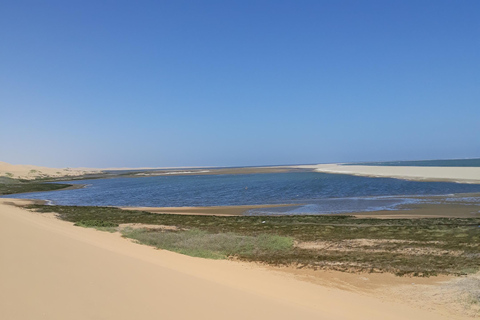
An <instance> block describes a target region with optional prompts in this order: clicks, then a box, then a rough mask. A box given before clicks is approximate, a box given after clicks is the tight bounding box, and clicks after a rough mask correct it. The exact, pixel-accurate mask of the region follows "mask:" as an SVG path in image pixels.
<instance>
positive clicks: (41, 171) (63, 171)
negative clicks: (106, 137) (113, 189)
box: [0, 161, 100, 180]
mask: <svg viewBox="0 0 480 320" xmlns="http://www.w3.org/2000/svg"><path fill="white" fill-rule="evenodd" d="M99 172H100V169H87V168H77V169H71V168H49V167H40V166H33V165H22V164H10V163H6V162H2V161H0V176H6V177H10V178H15V179H26V180H33V179H36V178H47V177H48V178H57V177H76V176H82V175H85V174H94V173H99Z"/></svg>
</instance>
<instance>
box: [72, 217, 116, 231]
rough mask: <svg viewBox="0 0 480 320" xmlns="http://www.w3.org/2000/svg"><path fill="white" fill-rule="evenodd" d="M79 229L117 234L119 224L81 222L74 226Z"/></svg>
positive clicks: (93, 221)
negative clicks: (91, 229)
mask: <svg viewBox="0 0 480 320" xmlns="http://www.w3.org/2000/svg"><path fill="white" fill-rule="evenodd" d="M74 225H75V226H78V227H84V228H94V229H97V230H100V231H107V232H116V231H118V230H117V228H118V223H113V222H110V221H103V220H80V221H78V222H76V223H75V224H74Z"/></svg>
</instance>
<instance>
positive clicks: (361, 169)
mask: <svg viewBox="0 0 480 320" xmlns="http://www.w3.org/2000/svg"><path fill="white" fill-rule="evenodd" d="M295 168H299V169H310V170H313V171H316V172H322V173H331V174H348V175H353V176H361V177H372V178H394V179H402V180H411V181H424V182H456V183H472V184H480V167H414V166H405V167H402V166H361V165H341V164H319V165H303V166H296V167H295Z"/></svg>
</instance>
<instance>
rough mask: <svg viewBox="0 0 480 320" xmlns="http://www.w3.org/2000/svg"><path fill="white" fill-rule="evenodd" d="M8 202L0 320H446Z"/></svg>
mask: <svg viewBox="0 0 480 320" xmlns="http://www.w3.org/2000/svg"><path fill="white" fill-rule="evenodd" d="M12 202H16V200H12V199H1V200H0V257H1V259H0V319H12V320H15V319H19V320H20V319H455V317H452V316H451V315H450V316H448V315H446V314H444V313H441V312H443V311H441V310H440V309H438V308H437V307H435V306H430V309H431V310H420V309H416V308H412V307H410V306H408V305H405V304H402V303H398V302H390V301H383V300H384V299H382V298H378V297H371V296H366V295H364V294H360V293H356V292H349V291H345V290H340V289H335V288H329V287H325V286H321V285H317V284H313V283H309V282H305V281H299V280H297V279H296V278H293V277H289V276H286V275H285V274H279V273H273V272H271V270H269V269H268V268H262V267H259V266H256V265H255V266H252V264H247V263H239V262H235V261H216V260H206V259H200V258H192V257H188V256H183V255H180V254H176V253H172V252H168V251H164V250H155V249H153V248H150V247H147V246H142V245H139V244H135V243H133V242H131V241H129V240H127V239H123V238H121V237H120V235H119V234H111V233H106V232H100V231H97V230H94V229H85V228H80V227H74V226H73V225H72V224H71V223H69V222H65V221H61V220H58V219H56V218H55V217H53V215H49V214H39V213H34V212H30V211H27V210H25V209H22V208H19V207H15V206H12V205H9V204H7V203H12ZM23 203H25V201H23ZM458 319H460V318H458Z"/></svg>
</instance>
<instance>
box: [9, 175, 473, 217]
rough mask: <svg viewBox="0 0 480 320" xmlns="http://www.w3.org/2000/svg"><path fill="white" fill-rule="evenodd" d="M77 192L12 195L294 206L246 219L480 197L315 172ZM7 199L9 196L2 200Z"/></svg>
mask: <svg viewBox="0 0 480 320" xmlns="http://www.w3.org/2000/svg"><path fill="white" fill-rule="evenodd" d="M68 183H72V184H86V185H87V186H86V187H85V188H82V189H75V190H60V191H54V192H38V193H27V194H18V195H15V197H16V198H26V199H42V200H50V201H52V202H53V203H55V204H59V205H80V206H147V207H182V206H228V205H255V204H281V203H282V204H283V203H290V204H298V206H293V207H283V208H268V209H265V208H262V209H255V210H251V211H250V212H249V213H250V214H265V213H277V214H278V213H280V214H281V213H288V214H321V213H341V212H353V211H374V210H393V209H395V208H396V207H398V206H399V205H402V204H407V203H415V202H416V201H419V200H418V199H416V198H412V197H409V196H415V195H445V194H455V193H472V192H480V185H475V184H459V183H451V182H416V181H405V180H398V179H390V178H368V177H356V176H349V175H336V174H327V173H317V172H292V173H265V174H242V175H196V176H193V175H189V176H153V177H142V178H114V179H98V180H83V181H70V182H68ZM7 197H8V196H7Z"/></svg>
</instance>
